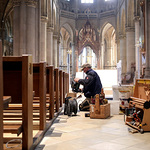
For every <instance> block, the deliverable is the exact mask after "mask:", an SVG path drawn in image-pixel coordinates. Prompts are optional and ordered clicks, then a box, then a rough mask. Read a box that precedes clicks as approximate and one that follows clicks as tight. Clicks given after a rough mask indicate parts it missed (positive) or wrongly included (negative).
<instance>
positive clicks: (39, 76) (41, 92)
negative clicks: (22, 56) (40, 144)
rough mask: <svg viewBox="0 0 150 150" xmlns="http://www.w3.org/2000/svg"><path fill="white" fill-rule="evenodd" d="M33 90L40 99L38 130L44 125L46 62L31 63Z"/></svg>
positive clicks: (42, 128)
mask: <svg viewBox="0 0 150 150" xmlns="http://www.w3.org/2000/svg"><path fill="white" fill-rule="evenodd" d="M33 90H34V91H35V96H36V97H39V98H40V100H39V102H40V130H44V128H45V126H46V63H45V62H40V63H34V64H33Z"/></svg>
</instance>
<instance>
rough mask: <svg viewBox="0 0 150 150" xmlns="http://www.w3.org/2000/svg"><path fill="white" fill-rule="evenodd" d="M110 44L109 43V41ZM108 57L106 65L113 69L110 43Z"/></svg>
mask: <svg viewBox="0 0 150 150" xmlns="http://www.w3.org/2000/svg"><path fill="white" fill-rule="evenodd" d="M108 44H109V43H108ZM106 56H107V58H106V60H105V62H106V63H105V66H107V67H108V69H111V65H112V64H111V45H108V47H107V54H106Z"/></svg>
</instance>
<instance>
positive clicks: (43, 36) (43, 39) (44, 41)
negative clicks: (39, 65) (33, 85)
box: [40, 16, 47, 61]
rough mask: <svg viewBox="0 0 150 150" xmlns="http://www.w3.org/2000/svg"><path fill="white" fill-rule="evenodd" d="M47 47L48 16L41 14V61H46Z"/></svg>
mask: <svg viewBox="0 0 150 150" xmlns="http://www.w3.org/2000/svg"><path fill="white" fill-rule="evenodd" d="M46 49H47V18H46V17H44V16H41V49H40V61H46Z"/></svg>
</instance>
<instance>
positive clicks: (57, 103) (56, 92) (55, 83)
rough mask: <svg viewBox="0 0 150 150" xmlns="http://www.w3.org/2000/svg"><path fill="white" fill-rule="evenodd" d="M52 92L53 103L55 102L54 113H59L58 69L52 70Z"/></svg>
mask: <svg viewBox="0 0 150 150" xmlns="http://www.w3.org/2000/svg"><path fill="white" fill-rule="evenodd" d="M54 91H55V102H56V112H58V111H59V107H60V103H59V69H58V68H55V69H54Z"/></svg>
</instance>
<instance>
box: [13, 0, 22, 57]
mask: <svg viewBox="0 0 150 150" xmlns="http://www.w3.org/2000/svg"><path fill="white" fill-rule="evenodd" d="M20 4H21V0H18V1H16V0H14V1H13V7H14V12H13V13H14V15H13V55H14V56H19V55H21V54H20V50H19V46H20V45H19V43H20V34H19V33H20V30H19V29H20V21H19V20H20Z"/></svg>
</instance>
